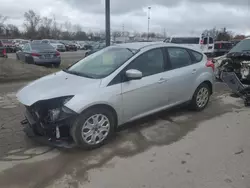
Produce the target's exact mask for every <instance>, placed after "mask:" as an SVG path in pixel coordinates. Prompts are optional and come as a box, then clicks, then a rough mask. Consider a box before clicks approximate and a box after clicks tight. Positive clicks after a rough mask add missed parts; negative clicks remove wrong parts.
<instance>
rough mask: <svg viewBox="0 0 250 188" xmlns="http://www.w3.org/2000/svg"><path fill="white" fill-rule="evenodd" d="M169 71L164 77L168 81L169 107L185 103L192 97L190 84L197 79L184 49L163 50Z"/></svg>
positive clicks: (188, 54)
mask: <svg viewBox="0 0 250 188" xmlns="http://www.w3.org/2000/svg"><path fill="white" fill-rule="evenodd" d="M165 52H166V54H167V57H168V60H169V62H170V64H171V70H169V71H168V72H167V75H166V76H165V77H166V79H167V80H168V82H167V83H168V98H169V105H174V104H178V103H182V102H185V101H187V100H189V99H190V96H192V92H193V89H192V84H194V83H195V79H196V77H197V68H196V67H195V65H194V64H192V59H191V56H190V53H189V52H188V50H187V49H185V48H179V47H168V48H165Z"/></svg>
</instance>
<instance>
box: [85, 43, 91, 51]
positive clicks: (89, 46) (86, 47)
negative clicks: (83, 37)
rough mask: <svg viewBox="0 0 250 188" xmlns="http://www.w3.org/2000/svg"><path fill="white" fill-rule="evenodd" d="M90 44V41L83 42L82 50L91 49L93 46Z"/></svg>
mask: <svg viewBox="0 0 250 188" xmlns="http://www.w3.org/2000/svg"><path fill="white" fill-rule="evenodd" d="M92 45H93V44H90V43H86V44H84V50H92V48H93V46H92Z"/></svg>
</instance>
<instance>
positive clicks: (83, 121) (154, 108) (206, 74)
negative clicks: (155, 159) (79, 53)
mask: <svg viewBox="0 0 250 188" xmlns="http://www.w3.org/2000/svg"><path fill="white" fill-rule="evenodd" d="M213 66H214V65H213V63H211V62H210V61H208V59H207V56H206V55H204V54H203V53H202V52H201V51H197V50H195V49H193V48H190V47H185V46H183V45H175V44H170V43H163V42H160V43H159V42H158V43H145V42H144V43H125V44H120V45H115V46H109V47H107V48H104V49H102V50H100V51H98V52H96V53H94V54H92V55H89V56H88V57H86V58H84V59H82V60H80V61H79V62H77V63H76V64H74V65H73V66H71V67H69V68H68V69H65V70H63V71H60V72H58V73H55V74H51V75H49V76H46V77H44V78H41V79H38V80H36V81H34V82H32V83H30V84H29V85H27V86H26V87H24V88H23V89H21V90H20V91H19V92H18V93H17V98H18V100H19V101H20V102H21V103H22V104H23V105H25V107H26V112H25V113H26V119H27V121H26V123H27V124H26V129H25V130H26V132H27V133H31V132H32V135H33V136H34V135H35V136H36V135H37V136H38V135H39V136H40V138H42V137H44V139H46V140H47V139H48V138H49V140H50V141H51V143H50V144H55V145H57V144H58V143H59V144H60V141H61V142H63V141H65V140H67V141H71V140H73V141H74V142H75V143H76V144H77V145H78V146H81V147H83V148H87V149H93V148H96V147H99V146H101V145H102V144H104V143H105V141H107V140H108V139H109V138H110V137H111V136H112V135H113V132H114V131H115V130H116V128H117V127H120V126H122V125H123V124H125V123H127V122H130V121H133V120H136V119H139V118H142V117H144V116H147V115H149V114H152V113H155V112H158V111H161V110H163V109H167V108H171V107H173V106H176V105H179V104H182V103H186V102H188V104H189V105H190V106H191V107H192V108H193V109H195V110H197V111H200V110H203V109H204V108H205V107H206V106H207V104H208V102H209V98H210V95H211V94H212V93H213V83H214V73H213V68H214V67H213ZM187 86H188V87H187ZM28 130H29V131H28ZM41 136H42V137H41ZM64 143H65V142H64Z"/></svg>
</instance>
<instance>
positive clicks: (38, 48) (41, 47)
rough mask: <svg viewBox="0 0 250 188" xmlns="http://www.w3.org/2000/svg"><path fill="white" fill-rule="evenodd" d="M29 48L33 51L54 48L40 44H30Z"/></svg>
mask: <svg viewBox="0 0 250 188" xmlns="http://www.w3.org/2000/svg"><path fill="white" fill-rule="evenodd" d="M31 48H32V49H33V50H54V47H53V46H51V45H49V44H46V43H41V44H31Z"/></svg>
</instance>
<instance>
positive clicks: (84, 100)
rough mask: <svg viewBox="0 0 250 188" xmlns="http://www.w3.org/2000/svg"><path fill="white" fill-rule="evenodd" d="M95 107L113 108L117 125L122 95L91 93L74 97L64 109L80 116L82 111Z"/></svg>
mask: <svg viewBox="0 0 250 188" xmlns="http://www.w3.org/2000/svg"><path fill="white" fill-rule="evenodd" d="M95 105H107V106H109V107H111V108H113V109H114V110H115V112H116V114H117V120H118V124H119V122H120V121H121V117H122V113H123V111H122V95H120V94H118V95H116V94H114V95H105V93H104V92H103V93H102V95H100V94H99V93H91V94H88V95H75V96H74V97H73V98H72V99H71V100H70V101H69V102H67V103H66V104H65V106H66V107H68V108H69V109H71V110H73V111H75V112H76V113H78V114H80V113H82V112H83V111H84V110H86V109H88V108H90V107H92V106H95Z"/></svg>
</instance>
